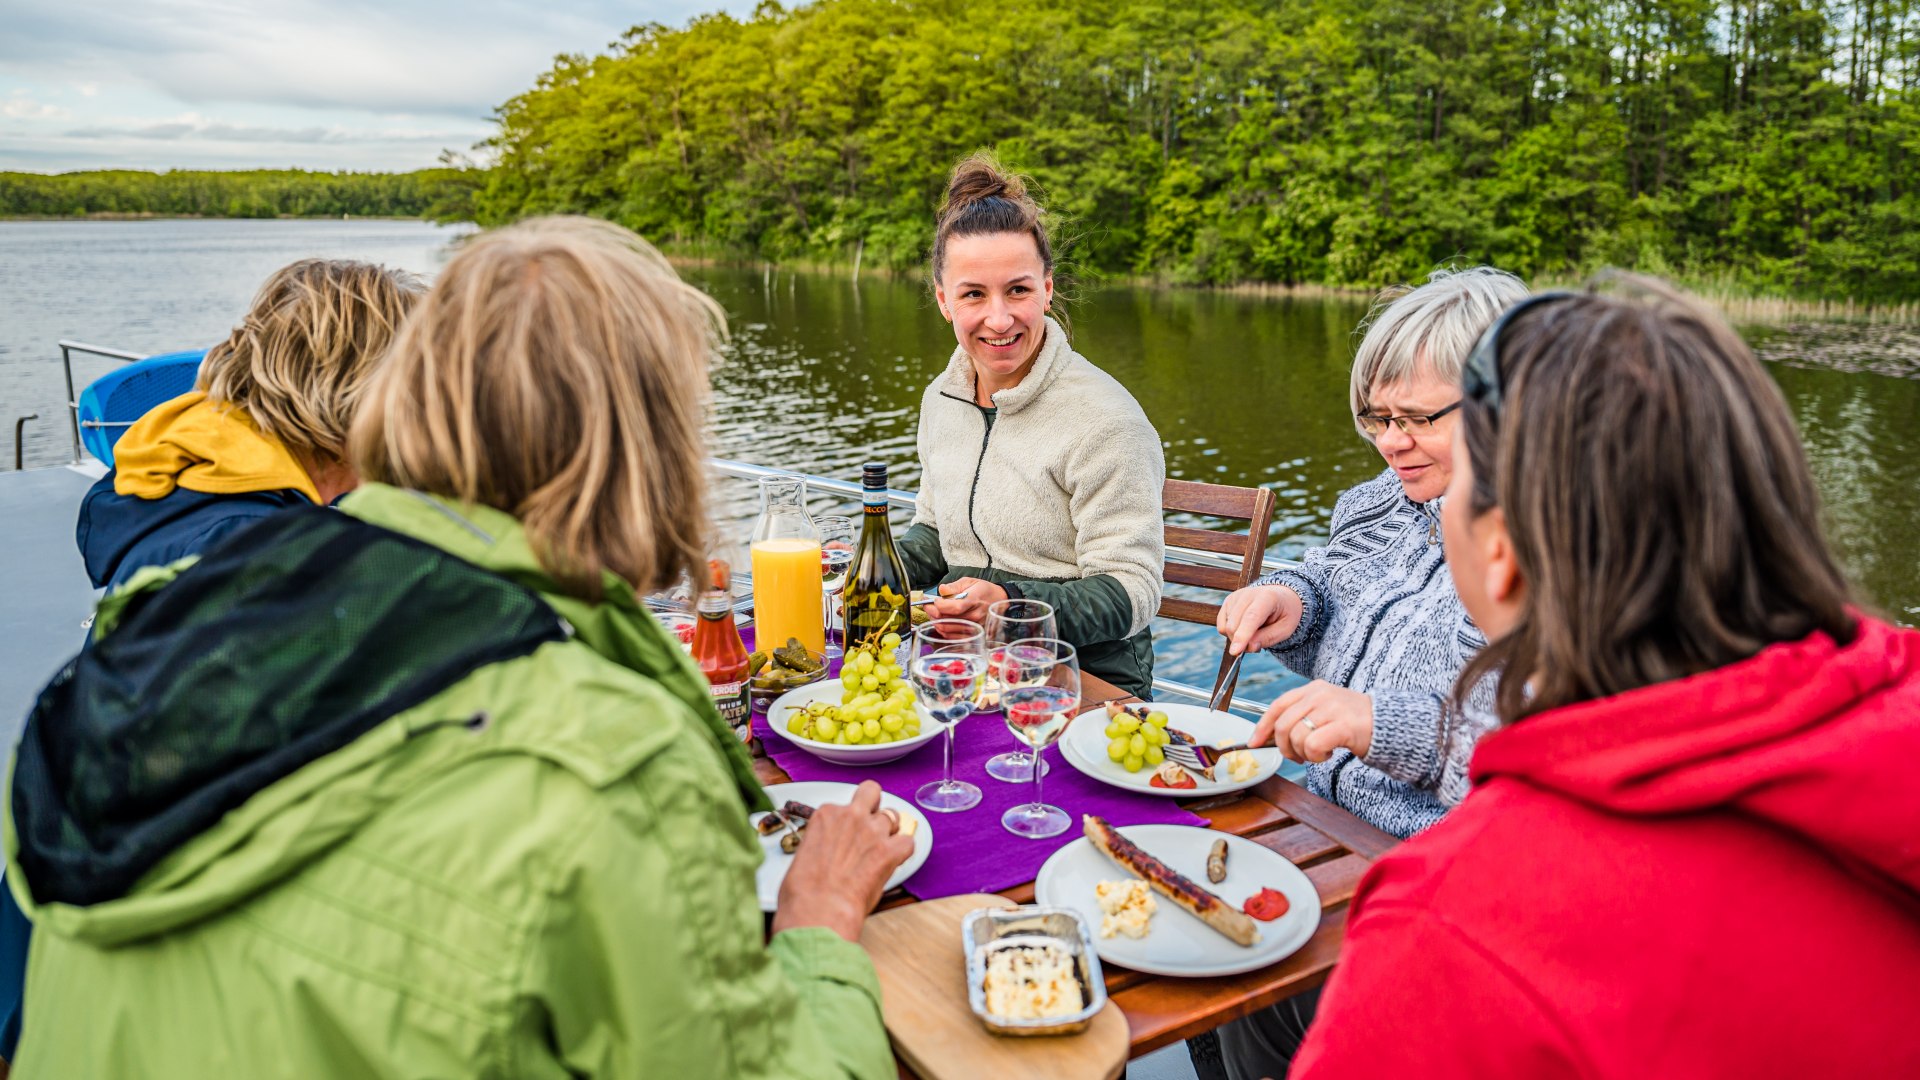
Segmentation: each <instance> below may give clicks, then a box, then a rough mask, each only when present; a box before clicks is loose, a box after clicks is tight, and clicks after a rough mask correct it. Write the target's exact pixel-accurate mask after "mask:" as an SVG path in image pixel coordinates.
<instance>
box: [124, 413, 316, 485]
mask: <svg viewBox="0 0 1920 1080" xmlns="http://www.w3.org/2000/svg"><path fill="white" fill-rule="evenodd" d="M113 468H114V477H113V490H114V491H116V492H118V493H119V494H121V495H132V496H135V497H137V498H142V499H159V498H164V497H166V496H168V495H171V494H173V489H174V488H176V487H183V488H186V489H187V490H188V491H198V492H201V493H202V494H206V495H237V494H239V493H241V492H246V491H297V492H299V493H300V494H302V495H305V496H306V497H307V498H309V499H312V500H313V501H314V502H315V503H318V502H320V491H319V489H318V488H316V487H314V486H313V478H312V477H310V476H308V475H307V471H306V470H305V469H303V468H301V467H300V463H299V462H298V461H296V460H294V457H293V454H292V453H291V452H289V451H288V450H287V448H286V446H285V444H283V443H281V441H280V440H279V439H276V438H274V437H273V436H271V435H268V434H267V433H266V432H263V431H261V430H260V429H259V428H258V427H256V426H254V423H253V418H252V417H250V416H248V415H247V411H246V410H245V409H242V408H240V407H239V406H238V405H216V404H214V403H213V402H211V401H208V400H207V395H206V394H204V393H202V392H200V391H198V390H194V391H192V392H190V393H186V394H182V395H180V396H179V397H177V398H174V399H173V400H172V401H166V402H162V403H161V404H159V405H156V406H154V407H153V409H151V410H150V411H149V412H148V413H147V414H146V415H145V416H143V417H141V418H140V419H139V420H137V421H135V422H134V424H133V426H132V427H130V428H128V429H127V433H126V434H125V435H122V436H120V441H119V442H118V443H116V444H114V448H113Z"/></svg>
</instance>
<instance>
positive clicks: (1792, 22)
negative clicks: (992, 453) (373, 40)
mask: <svg viewBox="0 0 1920 1080" xmlns="http://www.w3.org/2000/svg"><path fill="white" fill-rule="evenodd" d="M1916 10H1920V3H1916V0H1733V2H1727V0H1660V2H1653V0H1497V2H1496V0H1280V2H1274V0H1213V2H1211V3H1207V4H1195V3H1190V2H1177V0H1109V2H1106V3H1101V4H1086V3H1078V2H1073V0H1034V2H1032V3H1029V4H1025V5H1020V6H1018V7H1016V8H1009V9H1004V10H1002V9H994V10H993V11H991V12H988V11H986V10H984V9H981V8H979V7H978V6H977V5H971V4H965V3H960V2H957V0H818V2H816V3H813V4H809V5H806V6H801V7H794V8H786V7H783V6H781V5H780V4H778V3H774V2H772V0H767V2H763V3H762V4H761V5H760V6H759V8H758V9H757V10H756V11H755V12H754V14H753V15H752V16H751V17H750V18H746V19H735V18H732V17H729V16H727V15H711V16H706V17H702V18H698V19H695V20H693V21H692V22H691V23H689V24H688V25H686V26H685V27H681V28H670V27H665V26H660V25H649V26H640V27H636V28H634V29H633V30H631V31H630V32H629V33H627V34H626V35H625V36H624V37H623V38H622V39H621V40H620V41H618V42H616V43H614V45H613V46H612V47H611V48H610V49H609V50H608V51H607V52H606V53H604V54H601V55H596V56H586V55H572V56H562V57H559V58H557V59H556V61H555V63H554V65H553V67H552V68H551V69H550V70H548V71H547V72H545V73H544V74H542V75H541V76H540V77H539V79H538V80H537V82H536V84H535V85H534V86H533V87H531V88H530V89H528V90H527V91H526V92H524V93H522V94H520V95H518V96H516V97H514V98H513V99H511V100H509V101H507V102H505V103H504V104H502V105H501V106H500V107H499V108H498V110H497V123H498V132H497V134H496V136H495V137H494V138H493V139H492V140H491V142H490V146H489V149H490V151H491V155H492V160H493V165H492V167H491V168H490V169H489V170H488V171H487V172H486V173H485V175H484V177H480V176H474V177H468V178H466V180H467V181H468V182H469V183H470V184H472V185H474V187H475V190H473V192H472V202H471V205H470V206H468V205H459V206H457V207H447V208H443V209H453V210H454V212H456V213H459V214H462V215H465V216H470V217H472V218H474V219H477V220H479V221H480V222H482V223H489V224H490V223H498V222H504V221H509V220H513V219H515V218H519V217H522V216H525V215H529V214H537V213H548V212H559V211H566V212H580V213H589V214H597V215H601V216H604V217H608V218H612V219H614V220H617V221H620V222H622V223H624V224H626V225H629V226H631V227H632V228H634V229H636V230H638V231H639V232H641V233H642V234H644V235H646V236H647V237H649V238H651V239H653V240H655V241H656V242H658V243H661V244H663V245H665V246H668V247H670V248H676V247H677V248H680V249H682V250H687V251H699V252H706V253H710V254H715V255H725V254H739V255H745V256H749V257H754V258H769V259H775V260H795V259H806V260H821V261H830V262H853V261H864V263H865V265H867V266H883V267H895V268H910V267H914V266H916V265H918V264H919V263H920V261H921V260H922V259H923V258H924V255H925V251H926V247H927V243H928V240H929V236H928V233H929V229H930V223H931V220H932V214H933V210H934V207H935V205H936V204H937V202H938V200H939V197H940V193H941V191H942V189H943V183H944V179H945V175H946V172H947V170H948V169H949V168H950V167H951V165H952V164H953V162H954V161H955V160H956V159H958V158H959V157H961V156H962V155H964V154H966V153H968V152H970V151H972V150H975V149H979V148H988V149H992V150H994V151H995V152H997V153H998V154H999V155H1000V157H1001V158H1002V159H1003V160H1004V161H1005V162H1006V163H1008V164H1009V165H1012V166H1014V167H1016V168H1018V169H1020V170H1022V171H1024V172H1026V173H1028V174H1029V175H1030V176H1032V177H1033V178H1034V179H1035V180H1036V181H1038V186H1039V188H1040V189H1041V191H1042V192H1043V193H1044V196H1045V199H1046V202H1047V205H1048V206H1049V208H1050V209H1051V210H1052V212H1053V214H1054V218H1055V226H1056V229H1057V230H1058V231H1059V233H1060V234H1061V235H1064V236H1066V237H1068V238H1070V239H1071V240H1072V244H1071V247H1070V252H1069V257H1070V260H1071V266H1072V269H1073V270H1074V271H1075V272H1076V273H1078V274H1079V275H1081V276H1083V277H1085V278H1091V279H1098V278H1101V277H1105V276H1109V275H1127V276H1135V275H1140V276H1150V277H1154V278H1158V279H1161V280H1167V281H1173V282H1185V283H1229V282H1247V281H1258V282H1276V283H1287V284H1300V283H1318V284H1326V285H1335V286H1371V285H1378V284H1381V283H1385V282H1391V281H1399V280H1408V279H1412V278H1416V277H1418V276H1420V275H1423V274H1424V273H1425V272H1426V271H1427V270H1428V269H1429V268H1431V267H1433V266H1434V265H1436V264H1438V263H1441V262H1445V261H1458V260H1470V261H1486V262H1491V263H1494V264H1496V265H1500V266H1503V267H1507V268H1509V269H1512V270H1515V271H1518V272H1521V273H1523V274H1526V275H1528V276H1532V277H1542V276H1545V277H1556V276H1557V277H1567V276H1574V275H1578V274H1581V273H1585V272H1587V271H1589V270H1591V269H1594V268H1596V267H1600V266H1605V265H1614V266H1627V267H1633V268H1637V269H1641V270H1646V271H1651V272H1656V273H1665V274H1669V275H1674V276H1678V277H1681V278H1683V279H1685V280H1689V281H1691V282H1694V283H1702V282H1710V283H1716V284H1718V285H1721V286H1723V287H1729V288H1738V289H1743V290H1752V291H1758V292H1766V293H1771V294H1782V295H1795V296H1816V297H1849V298H1852V297H1857V298H1860V299H1862V300H1876V299H1878V300H1882V301H1886V300H1896V299H1910V298H1912V297H1913V296H1914V295H1916V293H1920V191H1917V190H1916V188H1917V187H1920V175H1917V174H1916V162H1920V18H1916ZM450 202H452V203H458V196H456V197H454V198H453V199H451V200H450Z"/></svg>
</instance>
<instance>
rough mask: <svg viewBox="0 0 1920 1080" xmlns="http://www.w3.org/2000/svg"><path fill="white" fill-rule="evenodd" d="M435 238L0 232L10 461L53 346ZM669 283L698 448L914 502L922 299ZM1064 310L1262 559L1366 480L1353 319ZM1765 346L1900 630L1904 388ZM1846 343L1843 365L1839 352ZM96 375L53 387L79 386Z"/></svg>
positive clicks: (943, 350) (203, 307) (183, 324)
mask: <svg viewBox="0 0 1920 1080" xmlns="http://www.w3.org/2000/svg"><path fill="white" fill-rule="evenodd" d="M452 235H454V234H453V233H452V232H450V231H448V230H440V229H436V228H434V227H432V226H428V225H423V224H421V223H418V222H351V223H348V222H301V221H280V222H276V221H261V222H224V221H155V222H31V223H5V224H0V311H4V312H6V313H7V317H6V318H5V319H4V320H0V421H9V420H11V418H12V417H13V416H16V415H19V414H21V413H25V412H31V411H37V412H39V413H40V415H41V417H42V420H41V421H38V422H35V423H32V424H29V425H28V429H27V430H28V435H29V442H28V461H29V463H30V464H40V465H46V464H53V463H55V462H57V461H59V460H61V457H62V455H63V454H64V453H65V452H66V449H67V446H68V436H67V433H66V429H65V427H64V422H63V421H64V417H63V415H62V405H61V400H62V393H61V386H60V375H59V365H58V362H57V360H58V350H57V348H56V347H55V342H57V340H58V339H59V338H61V337H77V338H81V339H85V340H92V341H96V342H98V343H99V344H103V345H110V346H116V347H121V348H130V349H136V350H146V351H156V352H157V351H166V350H170V349H177V348H182V347H188V346H192V345H202V344H207V343H209V342H210V341H212V340H214V339H216V338H217V337H218V336H220V335H222V334H224V333H225V331H226V330H227V328H228V327H230V326H231V325H232V324H233V321H234V320H235V319H236V318H237V317H238V316H239V314H240V313H241V312H242V311H243V310H244V308H245V306H246V304H247V301H248V299H249V298H250V297H251V295H252V293H253V290H254V289H255V288H256V287H257V286H258V285H259V283H260V281H261V280H263V279H264V278H265V277H266V275H267V274H268V273H269V272H271V271H272V270H273V269H275V268H277V267H279V266H281V265H284V264H285V263H287V262H289V261H291V260H293V259H295V258H301V257H305V256H311V255H330V256H340V257H352V258H365V259H374V260H377V261H382V262H386V263H388V264H390V265H398V266H403V267H406V268H409V269H412V270H416V271H419V272H423V273H427V274H431V273H433V272H434V271H435V270H437V269H438V268H439V266H440V265H442V264H443V263H444V261H445V259H446V257H447V254H448V252H447V245H448V240H449V238H450V236H452ZM687 276H688V277H689V278H690V279H691V280H693V281H695V282H697V283H698V284H700V285H701V286H702V287H704V288H706V289H708V290H709V291H710V292H712V293H713V294H714V296H716V297H717V298H718V299H719V300H720V301H721V303H722V304H723V305H725V307H726V308H727V310H728V312H729V314H730V317H731V320H732V327H733V340H732V343H731V344H730V346H729V347H728V349H727V351H726V355H725V356H724V357H723V358H722V360H721V362H720V363H719V364H718V366H717V367H716V369H715V371H714V380H713V381H714V443H715V450H716V452H718V453H720V454H722V455H723V456H727V457H733V458H738V459H740V460H744V461H750V462H754V463H757V464H763V465H770V466H778V467H785V468H789V469H797V470H802V471H807V472H815V473H821V474H824V475H828V476H835V477H839V478H841V479H846V480H849V481H853V480H857V479H858V477H859V469H860V464H861V463H862V462H863V461H867V460H871V459H882V460H885V461H887V462H888V463H889V464H891V465H892V466H893V479H894V483H895V486H898V487H913V486H915V485H916V484H917V483H918V479H919V475H918V471H919V466H918V463H917V461H916V460H915V450H914V429H915V426H916V421H917V416H918V408H919V400H920V394H921V391H922V389H923V388H924V387H925V386H926V384H927V383H928V381H929V380H931V379H932V377H933V375H934V374H935V373H936V372H937V371H938V370H939V369H940V368H941V367H942V366H943V365H944V364H945V363H946V360H947V357H948V356H949V355H950V354H951V352H952V350H953V335H952V333H951V331H950V330H949V329H948V328H947V325H946V324H945V323H944V322H943V321H942V320H941V319H940V316H939V314H938V312H937V311H936V310H935V308H934V305H933V301H932V298H931V296H930V295H929V293H928V292H927V290H926V289H925V287H924V286H922V285H920V284H917V283H914V282H910V281H903V280H892V279H884V278H871V277H869V278H864V279H861V280H860V281H858V282H853V281H850V280H849V279H848V277H847V276H846V275H822V274H810V273H794V272H791V271H776V270H766V269H753V270H742V269H723V268H698V269H691V270H688V271H687ZM1067 313H1068V315H1069V317H1070V320H1071V323H1072V327H1073V335H1074V340H1075V343H1076V345H1077V347H1078V348H1079V349H1080V351H1081V352H1082V353H1084V354H1085V355H1086V356H1087V357H1089V358H1090V359H1092V360H1093V361H1094V362H1095V363H1097V364H1099V365H1101V366H1102V367H1104V368H1106V369H1107V370H1108V371H1109V372H1111V373H1112V374H1113V375H1114V376H1115V377H1117V378H1118V379H1119V380H1120V381H1121V382H1122V383H1124V384H1125V385H1126V386H1127V387H1128V388H1129V389H1130V390H1132V391H1133V393H1134V395H1135V397H1136V398H1138V399H1139V401H1140V403H1141V405H1142V406H1143V407H1144V408H1145V409H1146V411H1147V415H1148V416H1149V417H1150V418H1152V420H1153V422H1154V424H1155V425H1156V426H1157V427H1158V428H1159V430H1160V433H1161V437H1162V439H1163V440H1164V442H1165V446H1166V454H1167V467H1168V474H1169V475H1171V476H1174V477H1180V478H1186V479H1193V480H1208V481H1213V482H1217V483H1227V484H1243V485H1252V484H1258V485H1263V486H1266V487H1269V488H1271V489H1272V490H1273V491H1274V493H1275V496H1276V499H1277V506H1276V513H1275V520H1274V525H1273V530H1272V533H1271V539H1272V541H1273V543H1274V545H1275V548H1274V550H1276V551H1277V552H1278V553H1280V554H1283V555H1287V556H1294V555H1298V554H1299V552H1300V551H1301V550H1302V549H1304V548H1305V547H1307V546H1308V545H1310V544H1313V543H1317V542H1319V541H1321V540H1323V539H1324V538H1325V535H1326V531H1327V526H1328V522H1329V518H1330V515H1331V513H1332V509H1333V504H1334V500H1335V499H1336V498H1337V497H1338V496H1339V494H1340V492H1341V491H1343V490H1345V489H1346V488H1347V487H1350V486H1351V485H1353V484H1354V483H1357V482H1358V481H1360V480H1363V479H1365V478H1367V477H1369V476H1371V475H1373V474H1374V473H1375V472H1376V471H1377V470H1378V469H1379V468H1380V461H1379V458H1378V456H1377V455H1376V454H1375V453H1374V451H1373V450H1372V449H1371V448H1370V447H1369V446H1368V445H1367V444H1366V443H1365V442H1363V441H1362V440H1361V439H1360V438H1359V436H1358V435H1356V434H1355V433H1354V430H1353V426H1352V423H1351V422H1350V420H1349V419H1348V415H1347V413H1348V406H1347V392H1346V383H1347V367H1348V361H1349V359H1350V357H1351V355H1352V348H1353V343H1354V342H1353V330H1354V326H1355V325H1356V324H1357V323H1358V322H1359V320H1360V318H1361V316H1362V315H1363V314H1364V313H1365V307H1364V305H1362V304H1361V303H1359V302H1357V301H1348V300H1339V299H1326V300H1319V299H1316V300H1301V299H1288V298H1278V299H1276V298H1268V297H1253V296H1239V295H1232V294H1224V293H1211V292H1195V291H1168V290H1154V289H1110V290H1105V291H1100V292H1095V293H1091V294H1089V295H1087V296H1086V297H1085V298H1084V299H1082V300H1080V301H1078V302H1076V303H1073V304H1070V305H1068V306H1067ZM1764 336H1765V337H1766V339H1767V340H1766V346H1767V351H1768V355H1770V356H1775V357H1779V358H1780V359H1781V360H1782V361H1784V362H1783V363H1781V364H1777V365H1770V366H1769V370H1770V371H1771V372H1772V374H1773V375H1774V377H1775V378H1776V379H1777V380H1778V382H1779V384H1780V386H1781V389H1782V390H1783V391H1784V392H1785V394H1786V396H1787V399H1788V401H1789V403H1790V404H1791V406H1792V409H1793V412H1794V415H1795V417H1796V419H1797V420H1798V421H1799V424H1800V428H1801V431H1802V433H1803V435H1804V437H1805V439H1806V444H1807V449H1808V453H1809V455H1810V456H1811V458H1812V461H1813V467H1814V472H1815V476H1816V478H1817V479H1818V481H1819V484H1820V487H1821V491H1822V493H1823V495H1824V497H1825V502H1826V510H1827V514H1828V521H1829V529H1830V531H1831V534H1832V536H1833V539H1834V542H1835V544H1836V545H1837V547H1838V548H1839V550H1840V553H1841V556H1842V558H1843V559H1844V560H1845V563H1846V566H1847V568H1848V570H1849V572H1850V573H1851V574H1852V575H1853V577H1854V579H1855V580H1856V581H1857V582H1858V584H1859V586H1860V589H1861V592H1862V594H1863V596H1864V597H1865V598H1866V599H1867V600H1869V601H1870V602H1872V603H1875V604H1878V605H1879V606H1881V607H1882V608H1883V609H1885V610H1887V611H1889V612H1890V613H1892V614H1894V615H1896V616H1898V617H1901V618H1903V619H1904V620H1905V621H1908V622H1920V529H1916V527H1915V526H1916V523H1920V381H1915V380H1912V379H1905V378H1895V377H1890V376H1888V375H1881V374H1865V373H1843V372H1840V371H1834V370H1824V369H1821V368H1819V367H1818V365H1819V364H1821V363H1822V362H1823V361H1822V359H1821V357H1820V356H1819V355H1814V354H1813V350H1815V349H1817V348H1818V347H1819V346H1818V342H1817V341H1814V340H1812V339H1808V344H1806V346H1805V347H1804V348H1802V347H1799V346H1798V345H1797V344H1796V343H1797V342H1800V341H1801V339H1800V338H1796V337H1795V336H1794V335H1792V334H1790V333H1785V332H1782V331H1769V332H1767V333H1766V334H1765V335H1764ZM1876 340H1878V339H1876ZM1848 342H1849V343H1850V344H1848V346H1847V347H1848V348H1849V349H1851V350H1852V352H1850V353H1848V355H1849V356H1850V357H1853V359H1854V360H1855V361H1857V360H1858V357H1857V356H1856V355H1855V354H1857V353H1858V352H1859V350H1860V347H1861V346H1860V343H1859V342H1857V341H1854V340H1853V339H1851V338H1849V339H1848ZM1790 364H1812V365H1815V366H1814V367H1811V368H1809V367H1801V366H1788V365H1790ZM111 366H112V364H111V363H110V362H107V361H99V362H96V363H94V364H92V365H83V366H81V368H80V370H79V371H77V373H76V374H77V375H78V377H79V379H80V381H81V382H82V383H84V382H85V381H86V379H88V378H90V377H94V376H97V375H99V374H101V373H102V372H104V371H105V370H107V369H108V368H110V367H111ZM1853 366H1856V367H1859V366H1862V365H1861V364H1859V363H1854V365H1853ZM1866 366H1868V367H1870V368H1871V369H1873V370H1897V369H1891V368H1887V367H1886V365H1866ZM1084 422H1085V423H1088V424H1093V425H1097V424H1099V423H1100V418H1099V417H1088V418H1086V420H1085V421H1084ZM720 492H721V494H720V499H721V505H722V507H723V509H724V512H725V513H726V514H727V515H728V516H729V517H730V518H731V519H732V520H734V521H736V522H738V523H740V527H741V528H743V529H744V528H745V527H746V523H747V522H749V521H751V519H752V517H753V515H754V513H755V511H756V507H754V506H753V505H752V500H753V490H752V485H749V484H744V483H729V484H725V485H722V487H721V489H720ZM822 508H823V509H824V501H823V503H822ZM901 524H904V522H903V521H902V522H901ZM1217 640H1218V639H1217V638H1216V637H1215V636H1214V635H1213V634H1212V633H1211V632H1209V631H1205V630H1199V629H1189V628H1183V627H1165V628H1162V631H1161V635H1160V638H1159V648H1160V650H1161V653H1160V655H1161V660H1160V671H1161V672H1162V673H1163V674H1168V675H1172V676H1174V677H1177V678H1181V679H1184V680H1186V681H1190V682H1199V683H1204V682H1206V681H1208V680H1209V679H1210V678H1211V676H1212V671H1213V665H1214V662H1215V659H1216V658H1217V656H1218V651H1217V648H1218V646H1217ZM1284 681H1287V680H1284V679H1283V677H1282V676H1281V675H1280V674H1279V668H1278V665H1277V664H1274V663H1272V662H1269V661H1265V660H1260V661H1256V662H1253V663H1249V664H1248V665H1247V667H1246V669H1245V671H1244V672H1243V675H1242V686H1243V687H1244V688H1245V690H1246V693H1247V696H1250V697H1265V696H1268V695H1270V694H1272V693H1273V692H1274V691H1275V688H1276V687H1277V686H1278V685H1280V684H1281V683H1282V682H1284Z"/></svg>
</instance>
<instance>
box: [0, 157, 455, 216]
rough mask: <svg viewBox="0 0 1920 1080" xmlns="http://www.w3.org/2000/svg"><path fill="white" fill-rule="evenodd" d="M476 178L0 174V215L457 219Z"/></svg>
mask: <svg viewBox="0 0 1920 1080" xmlns="http://www.w3.org/2000/svg"><path fill="white" fill-rule="evenodd" d="M473 179H474V177H473V175H472V174H471V172H470V171H469V170H463V169H458V168H441V169H422V170H419V171H417V172H406V173H365V172H309V171H306V170H304V169H258V170H250V171H236V172H212V171H188V170H177V171H173V172H158V173H156V172H138V171H131V170H119V169H99V170H89V171H85V172H70V173H56V174H52V175H47V174H42V173H20V172H0V216H12V217H27V216H32V217H62V216H67V215H87V214H161V215H174V214H191V215H200V216H203V217H282V216H292V217H339V216H340V215H342V214H351V215H354V216H365V217H421V216H428V217H442V216H455V217H457V216H460V215H462V214H464V213H465V212H466V211H465V210H464V207H465V206H466V205H467V203H468V202H469V199H468V196H467V192H466V189H467V188H468V187H469V186H470V185H471V183H472V181H473Z"/></svg>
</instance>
